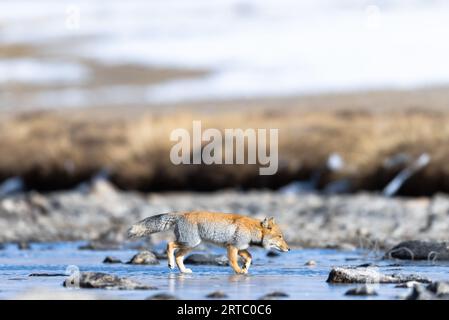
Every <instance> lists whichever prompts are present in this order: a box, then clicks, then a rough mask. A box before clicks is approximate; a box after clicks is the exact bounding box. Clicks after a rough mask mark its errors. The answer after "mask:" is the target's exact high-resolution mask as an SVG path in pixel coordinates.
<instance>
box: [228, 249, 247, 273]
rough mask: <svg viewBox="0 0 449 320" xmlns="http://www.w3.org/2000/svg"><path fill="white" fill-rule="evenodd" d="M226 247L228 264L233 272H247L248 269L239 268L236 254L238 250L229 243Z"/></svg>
mask: <svg viewBox="0 0 449 320" xmlns="http://www.w3.org/2000/svg"><path fill="white" fill-rule="evenodd" d="M227 249H228V259H229V264H230V265H231V267H232V269H234V271H235V273H247V272H248V270H246V269H242V268H240V266H239V264H238V257H237V254H238V252H239V250H238V249H237V248H236V247H234V246H231V245H229V246H228V248H227Z"/></svg>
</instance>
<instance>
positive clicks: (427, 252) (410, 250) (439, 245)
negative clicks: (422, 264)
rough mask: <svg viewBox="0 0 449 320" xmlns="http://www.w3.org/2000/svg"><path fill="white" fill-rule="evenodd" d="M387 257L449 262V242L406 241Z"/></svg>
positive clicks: (391, 250)
mask: <svg viewBox="0 0 449 320" xmlns="http://www.w3.org/2000/svg"><path fill="white" fill-rule="evenodd" d="M385 257H386V258H396V259H404V260H434V259H435V260H449V242H447V241H423V240H411V241H404V242H401V243H399V244H398V245H397V246H395V247H393V248H392V249H390V250H389V251H388V252H387V253H386V254H385Z"/></svg>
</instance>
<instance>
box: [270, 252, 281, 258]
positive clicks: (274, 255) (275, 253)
mask: <svg viewBox="0 0 449 320" xmlns="http://www.w3.org/2000/svg"><path fill="white" fill-rule="evenodd" d="M280 255H281V254H280V253H279V252H276V251H268V252H267V257H270V258H276V257H279V256H280Z"/></svg>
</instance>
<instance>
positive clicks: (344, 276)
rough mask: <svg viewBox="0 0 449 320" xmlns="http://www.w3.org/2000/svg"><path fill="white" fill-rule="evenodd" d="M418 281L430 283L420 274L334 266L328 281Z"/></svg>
mask: <svg viewBox="0 0 449 320" xmlns="http://www.w3.org/2000/svg"><path fill="white" fill-rule="evenodd" d="M408 281H417V282H422V283H430V282H431V281H430V280H429V279H428V278H425V277H421V276H419V275H413V274H411V275H401V274H391V275H385V274H382V273H380V272H379V271H378V270H377V269H375V268H339V267H337V268H333V269H332V270H331V272H330V273H329V277H328V278H327V280H326V282H329V283H403V282H408Z"/></svg>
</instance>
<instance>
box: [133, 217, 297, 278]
mask: <svg viewBox="0 0 449 320" xmlns="http://www.w3.org/2000/svg"><path fill="white" fill-rule="evenodd" d="M170 229H174V232H175V237H176V241H173V242H169V243H168V245H167V256H168V266H169V268H170V269H173V268H174V267H175V262H176V265H177V266H178V268H179V270H180V271H181V272H183V273H190V272H192V270H190V269H187V268H186V267H185V266H184V262H183V261H184V256H185V255H186V254H187V253H188V252H190V251H191V250H192V249H193V248H195V247H196V246H198V245H199V244H200V243H201V241H207V242H211V243H214V244H216V245H219V246H223V247H226V249H227V254H228V259H229V264H230V266H231V267H232V269H234V271H235V272H236V273H247V272H248V269H249V267H250V265H251V254H250V253H249V251H248V250H247V249H248V247H250V246H262V247H264V248H265V249H271V248H274V249H277V250H279V251H284V252H286V251H289V250H290V248H289V247H288V245H287V243H286V242H285V240H284V237H283V235H282V232H281V230H280V229H279V226H278V225H277V224H276V223H275V222H274V218H265V219H264V220H263V221H260V220H257V219H254V218H249V217H245V216H242V215H238V214H231V213H215V212H207V211H192V212H183V213H180V212H179V213H178V212H177V213H164V214H159V215H155V216H151V217H148V218H146V219H143V220H142V221H139V222H138V223H136V224H134V225H132V226H131V228H130V229H129V231H128V236H129V237H131V238H136V237H143V236H147V235H150V234H152V233H156V232H161V231H166V230H170ZM175 250H176V253H175ZM238 256H240V257H242V258H243V260H244V264H243V266H242V267H240V266H239V264H238Z"/></svg>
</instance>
